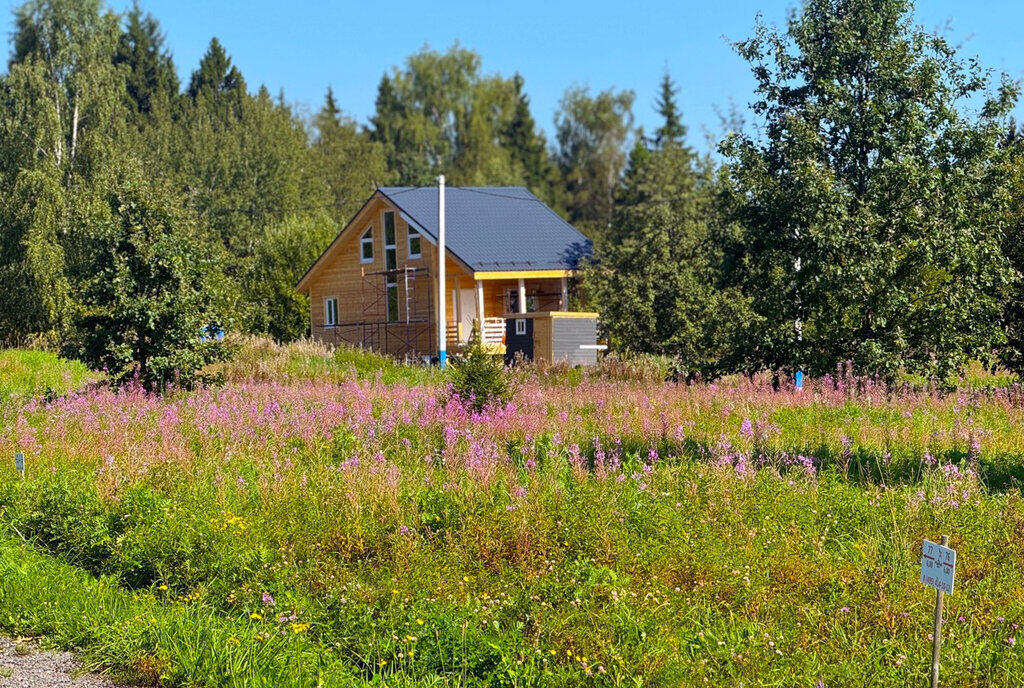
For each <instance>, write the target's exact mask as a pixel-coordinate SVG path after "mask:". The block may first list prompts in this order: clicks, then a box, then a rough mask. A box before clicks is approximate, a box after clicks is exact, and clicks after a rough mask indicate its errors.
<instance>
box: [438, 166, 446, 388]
mask: <svg viewBox="0 0 1024 688" xmlns="http://www.w3.org/2000/svg"><path fill="white" fill-rule="evenodd" d="M444 263H445V250H444V175H443V174H442V175H439V176H438V178H437V362H438V364H440V366H441V370H444V367H445V365H446V364H447V363H448V314H447V312H446V310H447V309H446V308H445V306H447V304H446V303H445V301H446V299H447V288H446V285H445V274H444V267H445V265H444Z"/></svg>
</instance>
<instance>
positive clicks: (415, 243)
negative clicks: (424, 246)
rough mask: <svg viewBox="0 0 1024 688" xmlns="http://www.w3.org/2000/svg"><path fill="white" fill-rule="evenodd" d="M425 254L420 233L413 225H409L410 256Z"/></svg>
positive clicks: (415, 256) (416, 256)
mask: <svg viewBox="0 0 1024 688" xmlns="http://www.w3.org/2000/svg"><path fill="white" fill-rule="evenodd" d="M422 255H423V254H422V253H421V250H420V233H419V231H417V230H416V228H414V227H413V226H412V225H410V226H409V257H410V258H420V257H421V256H422Z"/></svg>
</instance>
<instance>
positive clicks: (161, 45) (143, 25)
mask: <svg viewBox="0 0 1024 688" xmlns="http://www.w3.org/2000/svg"><path fill="white" fill-rule="evenodd" d="M114 64H116V65H119V66H122V69H124V70H125V76H124V78H125V90H126V91H127V93H126V95H127V97H128V98H129V99H130V100H129V102H130V103H131V106H132V109H133V110H134V111H135V113H137V114H139V115H142V116H144V117H152V116H154V115H157V114H169V112H170V107H171V103H172V102H173V101H174V99H175V98H176V97H177V95H178V89H179V88H180V83H179V82H178V75H177V73H176V72H175V69H174V60H173V59H172V58H171V54H170V52H169V51H168V50H167V49H166V47H165V42H164V35H163V33H161V31H160V24H159V23H158V22H157V20H156V19H154V18H153V16H152V15H150V14H143V11H142V9H141V8H140V7H139V5H138V3H137V2H136V3H135V4H134V5H133V6H132V9H131V10H130V11H129V12H128V15H127V17H126V25H125V28H124V30H123V31H122V33H121V37H120V39H119V41H118V46H117V53H116V54H115V55H114Z"/></svg>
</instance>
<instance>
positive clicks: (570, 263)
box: [378, 186, 591, 272]
mask: <svg viewBox="0 0 1024 688" xmlns="http://www.w3.org/2000/svg"><path fill="white" fill-rule="evenodd" d="M378 191H379V192H380V193H381V194H383V195H384V196H385V197H386V198H387V199H388V200H389V201H390V202H391V203H392V204H393V205H395V206H396V207H397V208H398V209H399V210H400V211H401V212H402V215H403V217H404V218H405V220H406V222H408V223H410V224H411V225H414V226H416V227H418V228H419V230H420V231H421V232H422V233H424V234H426V235H428V237H429V238H430V240H431V241H432V242H433V243H434V244H436V243H437V187H436V186H427V187H414V186H385V187H381V188H380V189H378ZM444 200H445V246H446V248H447V249H448V251H449V252H450V253H452V254H453V255H454V256H455V257H457V258H459V259H460V260H461V261H462V262H463V263H465V264H466V265H467V266H468V267H469V268H471V269H472V270H473V271H474V272H492V271H495V272H496V271H505V270H509V271H512V270H514V271H532V270H575V269H576V268H578V267H579V264H580V259H581V258H583V257H585V256H588V255H590V251H591V242H590V240H589V239H587V238H586V237H585V236H583V235H582V234H580V232H578V231H577V230H576V229H575V228H574V227H573V226H572V225H570V224H569V223H568V222H566V221H565V220H563V219H562V218H561V217H560V216H559V215H558V214H557V213H556V212H555V211H553V210H551V208H549V207H547V206H546V205H545V204H544V202H543V201H541V200H540V199H539V198H537V197H536V196H534V195H533V194H532V193H530V192H529V191H528V190H527V189H525V188H523V187H521V186H487V187H460V186H449V187H446V188H445V197H444Z"/></svg>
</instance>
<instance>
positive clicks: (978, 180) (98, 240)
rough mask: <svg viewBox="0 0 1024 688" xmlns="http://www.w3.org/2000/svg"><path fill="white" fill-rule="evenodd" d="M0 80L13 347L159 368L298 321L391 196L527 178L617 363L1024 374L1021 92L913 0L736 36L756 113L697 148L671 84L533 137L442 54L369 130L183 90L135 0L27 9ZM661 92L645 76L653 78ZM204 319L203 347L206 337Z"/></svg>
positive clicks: (522, 97)
mask: <svg viewBox="0 0 1024 688" xmlns="http://www.w3.org/2000/svg"><path fill="white" fill-rule="evenodd" d="M15 16H16V26H15V32H14V34H13V36H12V41H11V54H10V60H9V63H8V70H7V73H6V74H4V75H2V76H0V284H3V286H4V288H3V289H2V290H0V332H2V333H3V334H2V335H0V338H2V339H4V340H7V341H8V342H10V343H21V342H26V341H38V342H41V343H43V344H45V345H48V346H51V347H59V348H61V349H62V350H63V351H64V352H65V353H66V354H68V355H72V356H75V357H78V358H81V359H83V360H85V361H86V362H88V363H90V364H92V365H95V366H97V367H103V368H105V369H107V370H108V371H109V372H110V373H111V374H112V375H114V376H115V377H117V378H124V377H126V376H130V375H138V376H140V377H142V378H143V379H144V380H146V381H147V383H151V384H154V385H159V384H163V383H165V382H167V381H169V380H170V379H172V378H173V377H177V378H178V379H179V380H181V381H186V382H187V381H188V377H189V376H191V375H192V374H193V371H195V370H196V369H198V368H199V367H200V366H201V365H202V364H203V363H205V362H208V361H209V360H211V359H212V358H214V357H216V356H217V355H220V354H219V352H221V347H219V346H217V345H216V342H215V336H216V333H217V332H219V331H222V330H231V331H242V332H250V333H262V334H267V335H270V336H272V337H274V338H276V339H278V340H282V341H288V340H292V339H296V338H299V337H302V336H304V335H306V334H307V332H308V305H307V304H306V303H305V300H304V297H302V296H301V295H299V294H296V293H295V291H294V284H295V282H296V281H297V279H298V278H299V277H300V276H301V274H302V273H303V272H304V271H305V269H306V268H307V267H308V266H309V265H310V264H311V263H312V262H313V260H314V259H315V258H316V256H317V255H319V253H320V251H321V250H323V248H324V247H325V246H326V245H327V244H328V243H329V242H330V241H331V239H333V237H334V236H335V235H336V234H337V232H338V231H339V230H340V229H341V227H343V226H344V224H345V223H346V222H347V221H348V219H349V218H350V217H351V215H352V214H353V213H354V212H355V211H356V210H357V209H358V208H359V206H360V205H361V204H362V202H363V201H364V200H365V199H366V197H367V196H369V194H370V193H372V191H373V189H374V188H376V187H377V186H379V185H385V184H401V185H431V184H433V183H435V179H436V176H437V175H438V174H440V173H444V174H445V175H446V176H447V177H448V179H449V180H450V183H452V184H455V185H523V186H526V187H528V188H529V189H530V190H531V191H533V192H534V193H535V194H536V195H537V196H538V197H539V198H541V199H542V200H543V201H545V202H546V203H547V204H549V205H550V206H551V207H552V208H554V209H555V210H556V211H557V212H559V213H561V214H562V215H563V216H564V217H566V218H567V219H568V220H569V221H570V222H572V223H573V224H574V225H576V226H577V227H578V228H580V229H581V230H582V231H584V232H585V233H586V234H587V235H588V236H590V237H591V238H592V239H593V241H594V244H595V251H594V255H593V257H592V259H591V260H590V262H589V263H588V265H587V266H586V268H585V269H584V270H583V272H582V276H581V281H582V284H581V290H580V293H581V294H582V295H583V297H584V298H585V299H586V300H587V301H588V305H589V306H590V307H594V308H596V309H598V310H599V311H600V312H601V314H602V322H603V325H604V327H606V328H607V332H608V335H609V337H610V339H611V341H612V343H613V345H614V346H615V347H616V348H618V349H620V350H627V351H632V352H653V353H660V354H665V355H669V356H672V357H673V358H675V359H676V361H677V365H678V366H679V368H680V369H681V370H682V371H685V373H686V374H688V375H694V376H695V375H700V376H704V377H714V376H717V375H720V374H725V373H732V372H755V371H758V370H764V369H771V370H787V371H791V370H793V369H795V368H798V367H799V368H803V369H804V370H806V371H807V372H809V373H811V374H822V373H825V372H829V371H831V370H834V368H835V366H836V364H837V363H841V362H845V361H851V362H852V363H853V364H854V366H855V367H856V369H858V370H859V371H861V372H864V373H867V374H877V375H880V376H884V377H887V378H894V377H895V376H896V375H898V374H899V373H900V372H901V371H909V372H913V373H920V374H925V375H930V376H937V377H942V378H946V377H948V376H950V375H952V374H955V373H956V372H957V371H958V370H959V369H961V368H962V367H963V365H964V364H965V363H966V362H967V361H968V360H971V359H975V358H977V359H981V360H984V361H989V362H1001V363H1003V364H1004V365H1007V366H1009V367H1011V368H1013V369H1015V370H1019V369H1021V368H1022V367H1024V306H1021V303H1022V299H1021V296H1022V295H1024V294H1022V292H1024V286H1022V284H1021V281H1020V273H1021V269H1022V268H1024V245H1022V242H1021V240H1020V236H1021V233H1020V227H1021V218H1022V217H1024V202H1022V200H1021V199H1022V197H1024V196H1022V194H1024V174H1022V170H1024V167H1022V165H1024V155H1022V151H1024V143H1022V137H1021V136H1020V135H1018V133H1017V130H1016V127H1015V125H1014V124H1013V123H1012V121H1010V120H1009V119H1008V114H1009V112H1010V110H1011V108H1012V106H1013V104H1014V103H1015V101H1016V98H1017V90H1018V89H1017V87H1016V84H1014V83H1011V82H1009V81H1007V80H1006V79H1005V78H1003V79H1001V80H999V79H997V78H996V77H995V75H993V74H992V73H990V72H988V71H985V70H984V69H982V68H981V67H980V66H978V64H977V62H976V61H974V60H966V59H964V58H962V57H960V56H959V55H958V54H957V51H956V50H955V49H954V48H953V47H952V46H950V45H949V44H948V43H947V42H946V41H945V40H944V39H943V38H942V37H941V36H937V35H934V34H930V33H928V32H926V31H924V30H922V29H920V28H919V27H917V26H916V25H915V24H914V23H913V6H912V3H910V2H909V1H908V0H881V1H879V0H870V1H869V0H806V1H805V2H804V3H803V5H802V7H801V8H800V9H799V10H796V11H794V12H793V13H792V15H791V17H790V19H789V21H788V22H787V24H786V25H785V27H783V28H782V29H776V28H774V27H769V26H765V25H761V24H758V25H757V26H756V29H755V33H754V35H753V36H752V37H751V38H750V39H748V40H746V41H742V42H740V43H738V44H737V45H736V49H737V51H738V53H739V54H740V55H741V56H742V58H743V59H745V60H746V61H747V62H748V63H749V64H750V66H751V69H752V72H753V74H754V76H755V78H756V80H757V89H756V91H755V93H754V102H753V104H752V117H753V119H754V120H755V122H754V124H755V126H754V127H752V128H750V129H749V130H747V128H746V127H741V126H737V127H734V130H733V131H732V132H731V133H730V134H728V135H727V136H725V137H724V138H723V139H722V140H721V141H720V142H719V143H718V149H717V155H707V154H699V153H698V152H696V151H695V150H694V148H693V147H692V146H691V145H690V144H689V142H688V139H687V129H686V127H685V125H684V122H683V117H682V113H681V112H680V110H679V106H678V101H677V95H678V90H677V86H676V84H675V83H674V82H673V80H672V79H671V77H670V76H669V75H668V74H665V75H663V76H662V78H661V88H660V95H659V98H658V100H657V102H656V103H655V104H654V107H655V109H656V111H657V113H658V115H659V126H658V127H657V128H656V129H655V130H654V131H652V132H645V131H643V130H641V129H639V128H638V127H636V126H635V123H634V116H633V109H634V106H635V97H634V94H633V93H632V92H631V91H628V90H624V91H616V90H614V89H612V90H607V91H602V92H599V93H592V92H591V91H590V90H589V89H587V88H585V87H579V86H572V87H570V88H568V89H567V90H566V91H565V94H564V95H563V98H562V100H561V102H560V106H559V109H558V112H557V113H556V116H555V121H554V122H553V124H554V128H553V130H552V131H553V137H552V140H548V139H547V138H546V137H545V135H544V133H543V132H542V130H541V129H540V128H539V127H538V126H537V123H536V121H535V119H534V117H533V115H532V113H531V109H530V101H529V97H528V95H527V91H526V83H525V81H524V79H523V78H522V77H521V76H520V75H518V74H516V75H512V76H511V77H507V76H502V75H497V74H485V73H483V72H482V69H481V60H480V56H479V55H478V54H476V53H475V52H473V51H472V50H469V49H467V48H464V47H462V46H460V45H458V44H456V45H455V46H452V47H451V48H449V49H448V50H445V51H437V50H432V49H429V48H424V49H423V50H421V51H419V52H417V53H415V54H413V55H411V56H409V57H408V58H407V59H406V60H405V62H404V64H403V65H401V66H398V67H395V68H394V69H392V70H391V71H390V72H389V73H387V74H385V75H383V76H382V78H381V81H380V84H379V87H378V91H377V99H376V103H375V110H374V114H373V116H372V117H371V118H370V120H369V122H368V123H366V124H365V125H361V124H359V123H357V122H355V121H354V120H353V119H352V118H351V117H348V116H346V115H345V113H344V110H343V109H342V106H341V105H340V104H339V102H338V100H337V98H336V96H335V94H334V93H333V92H332V91H331V89H329V88H328V89H327V92H326V94H325V98H324V102H323V105H322V106H321V107H320V108H319V110H318V111H317V112H316V113H315V114H314V115H313V116H312V117H309V118H306V117H303V116H301V115H300V113H299V111H298V110H297V109H296V108H295V107H293V106H292V105H290V104H289V103H288V102H286V100H285V98H284V94H283V93H282V94H278V95H276V96H275V95H273V94H271V93H270V92H269V91H268V90H267V88H266V87H263V86H261V87H259V88H250V86H249V85H248V84H247V82H246V80H245V78H244V76H243V75H242V73H241V71H240V70H239V69H238V67H237V66H236V65H234V64H233V63H232V60H231V57H230V55H229V53H228V51H227V49H226V48H225V47H224V46H222V45H221V44H220V42H219V41H218V40H217V39H216V38H213V39H212V40H211V41H210V44H209V48H208V50H207V51H206V53H205V55H204V56H203V58H202V59H201V60H200V62H199V64H198V65H197V66H196V68H195V69H194V70H193V71H192V72H191V76H190V78H189V79H188V83H187V84H185V83H180V82H179V79H178V76H177V75H178V71H177V68H176V66H175V64H174V62H173V59H172V57H171V54H170V51H169V50H168V47H167V43H166V38H165V36H164V34H163V33H162V31H161V29H160V25H159V22H158V21H157V20H156V18H154V17H153V16H151V15H150V14H148V13H147V12H145V11H144V9H142V8H141V7H140V6H139V5H135V6H134V7H133V8H132V9H131V10H129V11H128V12H126V13H125V14H123V15H119V14H116V13H114V12H112V11H111V10H110V9H109V8H108V7H106V6H105V5H104V3H103V2H102V0H30V1H29V2H27V3H25V4H24V5H22V6H21V7H19V8H18V9H17V10H16V11H15ZM653 78H657V75H653ZM197 333H203V336H199V334H197Z"/></svg>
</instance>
